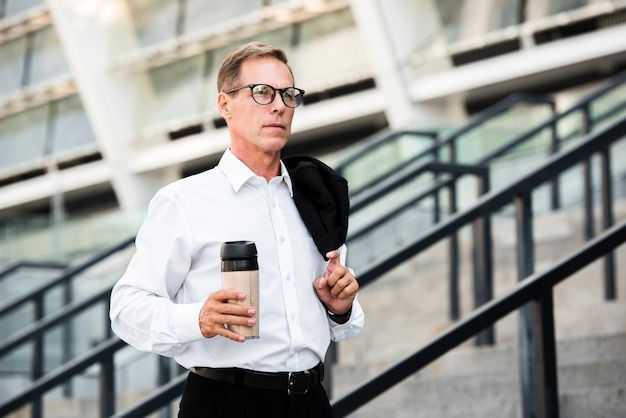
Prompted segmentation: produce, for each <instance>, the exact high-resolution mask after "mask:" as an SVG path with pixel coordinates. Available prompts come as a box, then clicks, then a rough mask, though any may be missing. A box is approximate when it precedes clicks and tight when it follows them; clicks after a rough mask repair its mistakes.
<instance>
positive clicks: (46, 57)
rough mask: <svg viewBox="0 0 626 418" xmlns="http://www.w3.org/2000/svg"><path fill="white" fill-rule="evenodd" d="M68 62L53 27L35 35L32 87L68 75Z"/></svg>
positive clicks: (31, 73)
mask: <svg viewBox="0 0 626 418" xmlns="http://www.w3.org/2000/svg"><path fill="white" fill-rule="evenodd" d="M68 72H69V70H68V66H67V62H66V61H65V56H64V55H63V51H62V49H61V44H60V43H59V38H57V35H56V32H55V30H54V28H53V27H48V28H45V29H42V30H40V31H37V32H36V33H34V34H33V46H32V61H31V65H30V78H29V84H30V85H37V84H39V83H41V82H42V81H46V80H50V79H53V78H55V77H58V76H59V75H62V74H66V73H68Z"/></svg>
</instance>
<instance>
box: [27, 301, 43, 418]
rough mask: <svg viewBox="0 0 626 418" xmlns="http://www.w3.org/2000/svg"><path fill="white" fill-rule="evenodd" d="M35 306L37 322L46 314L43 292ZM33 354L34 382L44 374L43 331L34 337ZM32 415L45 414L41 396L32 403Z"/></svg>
mask: <svg viewBox="0 0 626 418" xmlns="http://www.w3.org/2000/svg"><path fill="white" fill-rule="evenodd" d="M33 302H34V307H33V322H37V321H39V320H40V319H42V318H43V316H44V314H45V313H44V311H45V306H44V298H43V294H41V293H40V294H38V295H37V296H36V297H35V298H34V300H33ZM31 356H32V368H31V371H30V373H31V376H30V379H31V381H32V382H34V381H36V380H37V379H39V378H40V377H41V376H43V363H44V359H43V333H41V332H39V333H37V336H36V337H35V338H33V351H32V353H31ZM31 407H32V408H31V413H30V415H31V417H32V418H41V417H42V416H43V403H42V398H41V396H37V397H36V398H35V399H33V401H32V404H31Z"/></svg>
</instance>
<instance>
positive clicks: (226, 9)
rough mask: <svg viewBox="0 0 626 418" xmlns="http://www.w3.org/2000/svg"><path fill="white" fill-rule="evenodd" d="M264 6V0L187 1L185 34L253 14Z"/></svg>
mask: <svg viewBox="0 0 626 418" xmlns="http://www.w3.org/2000/svg"><path fill="white" fill-rule="evenodd" d="M262 6H263V1H262V0H240V1H228V2H227V1H223V0H187V7H186V8H185V18H184V22H185V24H184V32H186V33H189V32H195V31H197V30H200V29H206V28H207V27H209V26H211V25H215V24H217V23H220V22H224V21H226V20H230V19H234V18H237V17H239V16H243V15H246V14H250V13H253V12H255V11H257V10H259V9H260V8H261V7H262Z"/></svg>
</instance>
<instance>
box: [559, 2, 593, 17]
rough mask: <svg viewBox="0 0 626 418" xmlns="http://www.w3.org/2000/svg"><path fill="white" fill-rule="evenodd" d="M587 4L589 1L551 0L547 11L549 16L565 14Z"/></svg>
mask: <svg viewBox="0 0 626 418" xmlns="http://www.w3.org/2000/svg"><path fill="white" fill-rule="evenodd" d="M588 2H589V0H551V1H549V3H550V8H549V10H550V13H551V14H555V13H560V12H566V11H568V10H572V9H577V8H579V7H583V6H586V5H587V3H588Z"/></svg>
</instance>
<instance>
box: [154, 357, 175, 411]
mask: <svg viewBox="0 0 626 418" xmlns="http://www.w3.org/2000/svg"><path fill="white" fill-rule="evenodd" d="M157 361H158V362H159V364H158V370H159V372H158V382H157V383H158V385H157V387H161V386H163V385H165V384H166V383H167V382H169V381H170V380H171V379H172V373H171V368H170V366H171V363H170V359H169V358H167V357H163V356H158V358H157ZM171 409H172V408H171V405H170V404H169V403H168V404H167V405H165V406H163V407H162V408H161V410H160V413H159V415H160V417H161V418H168V417H170V416H171V414H172V411H171Z"/></svg>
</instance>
